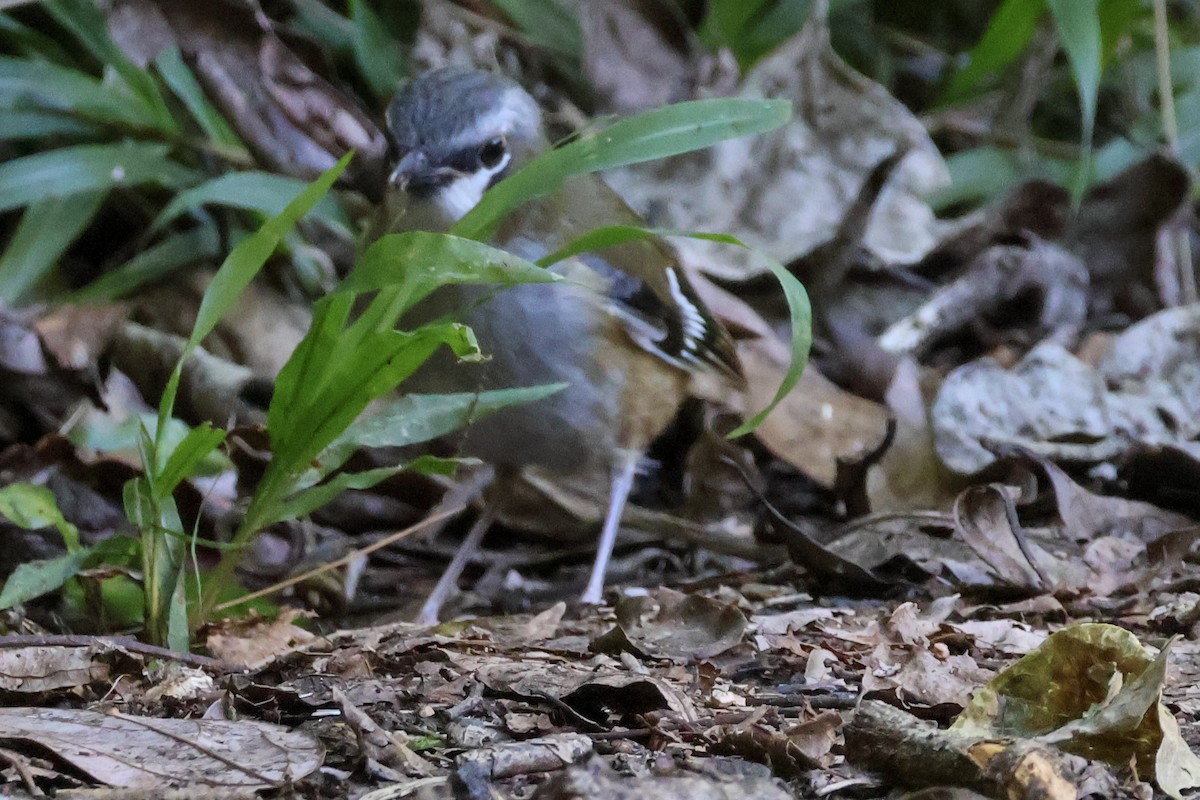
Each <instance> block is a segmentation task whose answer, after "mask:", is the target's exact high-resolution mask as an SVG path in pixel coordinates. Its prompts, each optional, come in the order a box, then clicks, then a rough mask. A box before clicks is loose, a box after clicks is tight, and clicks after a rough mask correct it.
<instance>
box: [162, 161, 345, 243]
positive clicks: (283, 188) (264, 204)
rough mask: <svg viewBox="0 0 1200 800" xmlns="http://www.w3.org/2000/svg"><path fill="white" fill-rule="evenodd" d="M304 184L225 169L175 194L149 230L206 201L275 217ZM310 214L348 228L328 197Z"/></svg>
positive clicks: (270, 175) (304, 186) (276, 176)
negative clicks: (214, 176)
mask: <svg viewBox="0 0 1200 800" xmlns="http://www.w3.org/2000/svg"><path fill="white" fill-rule="evenodd" d="M308 186H309V184H308V181H302V180H297V179H296V178H288V177H285V176H283V175H275V174H272V173H270V172H251V171H246V172H227V173H225V174H224V175H221V176H219V177H216V178H213V179H212V180H210V181H207V182H205V183H202V184H200V185H199V186H194V187H192V188H191V189H188V190H186V191H183V192H180V193H179V194H177V195H176V196H175V197H174V198H173V199H172V200H171V202H170V203H168V204H167V206H166V208H164V209H163V210H162V211H161V212H160V213H159V215H158V217H156V218H155V220H154V222H153V223H151V225H150V231H151V232H153V231H158V230H161V229H162V228H163V227H164V226H165V225H167V224H168V223H170V222H171V221H172V220H174V219H176V218H177V217H179V215H180V214H184V213H186V212H188V211H191V210H193V209H196V208H199V207H200V206H202V205H206V204H210V203H211V204H215V205H222V206H229V207H230V208H241V209H245V210H247V211H257V212H259V213H261V214H267V215H269V216H277V215H279V214H282V213H283V212H284V210H285V209H286V208H287V207H288V204H290V203H291V202H292V201H293V200H295V199H296V197H297V196H299V195H300V193H301V192H303V191H304V190H305V189H307V188H308ZM312 213H314V214H318V215H319V216H320V217H321V218H322V219H324V220H325V221H326V222H328V223H329V224H330V225H332V226H335V227H339V228H341V229H342V230H344V231H347V232H348V231H349V230H350V223H349V221H348V220H347V219H346V215H345V214H344V213H343V212H342V210H341V208H340V207H339V206H338V204H337V202H336V201H334V199H333V198H331V197H328V196H324V197H322V198H321V199H320V200H319V201H318V202H317V203H316V204H315V206H314V207H313V210H312Z"/></svg>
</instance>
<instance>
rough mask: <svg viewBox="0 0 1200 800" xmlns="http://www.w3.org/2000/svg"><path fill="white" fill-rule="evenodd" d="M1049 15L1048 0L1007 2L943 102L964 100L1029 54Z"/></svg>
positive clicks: (955, 76) (946, 92)
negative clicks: (986, 80)
mask: <svg viewBox="0 0 1200 800" xmlns="http://www.w3.org/2000/svg"><path fill="white" fill-rule="evenodd" d="M1070 1H1071V0H1068V2H1070ZM1045 13H1046V4H1045V1H1044V0H1004V3H1002V4H1001V5H1000V7H999V8H998V9H996V13H995V14H993V15H992V21H991V23H990V24H989V25H988V29H987V30H986V31H984V34H983V38H982V39H980V40H979V44H977V45H975V47H973V48H972V49H971V52H970V54H969V55H968V57H967V58H968V60H967V65H966V67H964V68H963V69H961V70H960V71H959V72H957V73H955V75H954V77H953V78H951V79H950V84H949V85H948V86H947V87H946V91H945V92H944V94H943V98H942V99H943V100H944V101H945V102H956V101H958V100H962V99H963V98H964V97H965V96H966V95H967V94H968V93H969V92H970V91H971V90H972V89H974V88H975V86H976V85H977V84H978V83H979V81H980V80H982V79H983V78H984V77H986V76H988V75H990V74H992V73H995V72H999V71H1000V70H1002V69H1004V68H1005V67H1007V66H1008V65H1009V64H1011V63H1013V62H1014V61H1016V60H1017V58H1018V57H1019V56H1020V55H1021V53H1023V52H1025V47H1026V46H1027V45H1028V44H1029V42H1030V40H1031V39H1032V38H1033V32H1034V31H1035V30H1037V26H1038V21H1039V20H1041V18H1042V15H1043V14H1045Z"/></svg>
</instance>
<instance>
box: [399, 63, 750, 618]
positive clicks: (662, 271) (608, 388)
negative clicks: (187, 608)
mask: <svg viewBox="0 0 1200 800" xmlns="http://www.w3.org/2000/svg"><path fill="white" fill-rule="evenodd" d="M386 131H387V134H388V136H389V138H390V140H391V147H392V148H393V152H394V159H395V160H394V163H395V167H394V168H393V169H392V170H391V172H390V174H389V176H388V178H387V187H386V190H385V196H384V200H383V202H382V203H381V206H380V210H379V217H378V218H377V219H376V221H375V230H377V231H383V232H402V231H411V230H421V231H432V232H446V231H449V230H450V228H451V226H453V225H454V223H455V222H457V221H458V220H460V219H461V218H462V217H463V216H464V215H466V214H467V213H468V212H469V211H470V210H471V209H473V208H474V207H475V206H476V205H477V204H478V203H479V201H480V200H481V199H482V197H483V195H484V193H485V192H486V191H487V190H488V189H489V188H490V187H492V186H494V185H495V184H497V183H499V182H500V181H503V180H504V179H505V178H506V177H507V176H509V175H511V174H513V173H514V172H515V171H517V170H518V169H520V168H521V167H522V166H523V165H525V164H526V163H528V161H529V160H530V159H532V158H533V157H535V156H537V155H538V154H539V153H542V152H544V151H545V150H546V149H547V148H549V147H550V143H549V141H548V139H547V137H546V133H545V130H544V125H543V118H542V111H541V108H540V106H539V105H538V103H537V101H536V100H534V98H533V97H532V96H531V95H530V94H529V93H528V92H527V91H526V90H525V89H524V88H522V86H521V85H520V84H519V83H517V82H516V81H515V80H513V79H511V78H509V77H507V76H504V75H501V74H498V73H493V72H488V71H484V70H479V69H469V68H458V67H444V68H440V69H435V70H433V71H430V72H426V73H424V74H422V75H419V76H417V77H415V78H412V79H409V80H408V81H406V82H404V83H402V84H401V85H400V86H399V88H398V89H397V91H396V93H395V95H394V97H393V99H392V101H391V103H390V105H389V106H388V109H387V112H386ZM644 224H645V223H644V222H643V220H642V219H641V218H640V217H639V216H638V215H637V214H636V212H634V211H633V210H632V209H631V208H630V207H629V206H628V205H626V204H625V202H624V201H623V200H622V199H621V198H620V196H619V195H618V194H617V193H616V192H615V191H613V190H612V189H611V188H610V187H609V186H608V185H607V184H606V183H605V182H604V181H603V180H602V179H601V178H599V177H598V176H595V175H591V174H589V175H585V176H581V177H579V178H576V179H574V180H571V181H569V182H568V183H567V184H565V185H564V186H563V187H562V188H561V189H559V190H557V191H555V192H553V193H551V194H549V195H548V196H545V197H540V198H537V199H534V200H530V201H528V202H526V203H525V204H524V205H523V206H521V207H519V208H518V209H516V210H515V211H513V212H512V213H510V215H509V216H508V217H507V218H506V219H505V221H504V222H503V223H502V224H501V225H500V227H499V229H498V230H497V232H496V234H495V235H494V236H493V238H492V240H491V241H490V244H492V245H494V246H496V247H499V248H501V249H503V250H506V251H508V252H510V253H513V254H515V255H517V256H520V257H522V258H525V259H528V260H531V261H535V260H537V259H539V258H542V257H544V256H546V255H548V254H550V253H553V252H556V251H558V250H559V249H561V248H562V247H563V246H565V245H567V244H568V243H570V242H572V241H573V240H574V239H576V238H577V237H578V236H580V235H582V234H584V233H587V232H588V231H591V230H593V229H595V228H597V227H600V226H603V225H641V226H644ZM551 270H552V271H554V272H556V273H557V274H558V275H559V276H561V278H562V280H561V281H559V282H555V283H549V284H526V285H518V286H514V287H510V288H505V289H502V290H497V289H496V288H494V287H479V286H458V285H455V286H447V287H443V288H442V289H440V290H438V291H437V292H435V293H434V294H433V295H432V296H430V297H429V298H427V299H426V300H424V301H422V303H421V304H420V305H419V306H418V308H417V309H416V310H415V313H416V316H417V319H418V321H420V320H432V319H436V318H445V317H447V316H451V317H454V316H457V318H458V319H459V320H460V321H462V322H465V323H466V324H467V325H469V326H470V327H471V328H472V330H473V331H474V333H475V336H476V339H477V341H478V342H479V345H480V347H481V348H482V349H483V350H484V352H485V353H487V355H488V356H489V358H488V359H487V360H486V361H485V362H483V363H481V364H467V363H461V362H456V361H455V360H454V359H453V358H451V357H449V356H448V355H447V354H442V355H440V356H437V357H435V358H433V359H431V361H430V362H428V363H427V364H425V365H424V366H423V367H422V368H421V369H420V370H419V371H418V372H417V373H416V374H415V375H413V376H412V377H411V378H409V379H408V381H407V382H406V388H407V389H408V390H409V391H423V392H425V391H428V392H462V391H471V392H473V391H480V390H483V389H501V388H511V387H519V386H532V385H538V384H550V383H559V382H562V383H565V384H566V388H565V389H563V390H562V391H560V392H558V393H557V394H554V395H551V396H549V397H545V398H543V399H540V400H538V401H535V402H531V403H527V404H523V405H518V406H512V407H508V408H505V409H502V410H500V411H498V412H495V413H492V414H490V415H488V416H486V417H483V418H481V419H478V420H476V421H473V422H471V423H470V425H469V427H468V429H467V430H466V432H465V433H464V434H463V436H462V439H461V443H460V447H461V449H462V451H463V452H464V454H467V455H471V456H475V457H477V458H479V459H481V460H483V461H484V462H486V463H488V464H491V465H492V466H493V467H494V469H495V474H496V479H497V480H498V481H500V480H503V479H505V476H511V475H514V474H516V473H518V472H519V471H520V470H521V469H523V468H528V467H534V468H539V469H542V470H546V471H548V472H550V473H551V474H554V475H558V476H580V475H590V474H595V475H602V476H606V477H607V479H608V483H609V486H608V500H607V510H606V513H605V515H604V522H603V526H602V530H601V534H600V543H599V547H598V550H597V555H596V559H595V562H594V564H593V566H592V571H591V575H590V577H589V580H588V583H587V587H586V589H585V590H584V593H583V596H582V598H581V599H582V601H583V602H584V603H585V604H599V603H600V602H601V601H602V596H603V591H604V581H605V572H606V570H607V565H608V561H609V557H610V555H611V553H612V550H613V546H614V544H615V541H616V536H617V531H618V528H619V526H620V521H621V515H622V512H623V511H624V507H625V504H626V501H627V498H628V495H629V492H630V489H631V487H632V485H633V482H634V479H635V477H636V474H637V472H638V470H639V468H641V467H642V466H643V464H644V463H645V453H646V450H647V448H648V447H649V445H650V444H651V442H652V441H653V440H654V439H655V438H656V437H657V436H658V435H659V434H660V433H662V432H663V430H664V429H665V428H666V427H667V426H668V425H669V424H670V423H671V421H672V420H673V419H674V418H675V416H676V415H677V413H678V411H679V409H680V407H681V405H682V404H683V402H684V401H685V400H686V399H687V397H688V396H689V390H688V387H689V384H690V382H691V381H692V379H693V378H694V377H695V376H696V375H697V374H699V373H704V372H707V373H715V374H716V375H718V376H719V378H720V379H721V380H723V381H726V382H728V384H729V385H730V386H733V387H736V386H739V385H740V384H741V383H742V373H741V368H740V365H739V362H738V358H737V354H736V351H735V347H734V344H733V341H732V338H731V336H730V334H729V333H728V331H726V329H725V328H724V327H723V326H722V325H721V324H720V323H719V322H718V321H717V320H716V319H715V317H714V316H713V314H712V313H711V311H710V310H709V309H708V308H707V307H706V306H705V304H704V302H703V301H702V300H701V299H700V297H699V295H698V294H697V293H696V291H695V289H694V288H693V287H692V285H691V284H690V283H689V281H688V278H687V276H686V275H685V274H684V271H683V269H682V268H681V266H680V264H679V261H678V259H677V257H676V255H675V253H674V251H673V250H672V249H671V248H670V246H669V245H668V244H667V243H666V242H665V241H664V240H662V239H661V238H657V237H653V238H649V239H643V240H638V241H634V242H630V243H625V244H621V245H618V246H615V247H610V248H607V249H604V250H602V251H599V252H593V253H586V254H582V255H578V256H575V257H572V258H568V259H565V260H563V261H560V262H559V263H557V264H555V265H553V266H552V267H551ZM407 321H408V320H402V324H405V323H407ZM499 494H500V496H501V497H503V492H500V493H499ZM493 518H494V517H493V516H488V515H486V514H485V515H484V516H483V517H481V521H480V522H477V524H476V526H475V527H474V528H473V529H472V531H471V532H470V533H469V534H468V536H467V540H466V541H465V542H464V544H463V546H462V547H461V548H460V550H459V556H463V554H464V553H467V554H469V553H470V550H471V549H473V548H474V547H477V546H478V542H479V541H480V540H481V539H482V536H483V532H485V531H486V528H487V526H488V525H490V523H491V521H492V519H493ZM466 560H467V559H466V558H465V557H463V558H458V557H456V559H455V561H453V562H452V563H451V566H450V567H448V568H447V569H446V572H445V573H444V574H443V576H442V580H441V581H440V582H439V584H438V588H437V589H435V591H434V593H433V595H431V596H430V600H429V601H427V602H426V605H425V607H424V608H423V609H422V612H421V614H420V616H419V619H421V620H422V621H425V622H434V621H436V618H437V613H438V608H439V607H440V605H441V601H442V600H443V599H444V597H445V594H447V593H448V592H449V591H451V590H452V589H453V587H454V586H455V585H456V582H457V579H458V577H459V573H460V572H461V570H462V568H463V566H465V564H466ZM439 591H441V593H442V594H441V596H440V597H439V596H438V594H439Z"/></svg>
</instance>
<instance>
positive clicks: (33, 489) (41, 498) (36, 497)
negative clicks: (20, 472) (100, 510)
mask: <svg viewBox="0 0 1200 800" xmlns="http://www.w3.org/2000/svg"><path fill="white" fill-rule="evenodd" d="M0 515H3V516H4V517H5V518H6V519H8V521H9V522H11V523H12V524H14V525H16V526H17V527H20V528H25V529H26V530H31V531H35V530H38V529H39V528H51V527H53V528H57V529H58V532H59V533H60V534H62V537H63V544H65V545H66V547H67V551H68V552H70V553H76V552H79V550H80V549H81V545H80V544H79V529H78V528H76V527H75V526H74V525H72V524H71V523H70V522H67V519H66V517H64V516H63V515H62V512H61V511H59V510H58V500H57V499H55V497H54V493H53V492H51V491H50V490H49V489H47V488H46V487H45V486H35V485H34V484H32V483H12V484H9V485H8V486H5V487H4V488H3V489H0Z"/></svg>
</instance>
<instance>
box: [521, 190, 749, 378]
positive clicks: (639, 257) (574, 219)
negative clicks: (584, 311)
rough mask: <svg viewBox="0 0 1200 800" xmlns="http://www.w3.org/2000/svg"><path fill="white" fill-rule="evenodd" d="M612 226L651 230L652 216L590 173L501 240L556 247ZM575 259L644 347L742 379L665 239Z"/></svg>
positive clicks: (524, 216) (530, 211)
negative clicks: (632, 206)
mask: <svg viewBox="0 0 1200 800" xmlns="http://www.w3.org/2000/svg"><path fill="white" fill-rule="evenodd" d="M606 225H631V226H641V227H644V226H645V221H644V220H643V219H642V218H641V217H639V216H638V215H637V214H636V213H634V211H633V210H632V209H630V208H629V206H627V205H626V204H625V202H624V201H623V200H622V199H621V198H620V197H619V196H618V195H617V194H616V193H615V192H614V191H613V190H612V189H610V188H609V187H608V185H607V184H605V183H604V182H603V181H601V180H600V179H599V178H591V179H588V180H578V181H574V182H572V183H569V184H568V185H567V187H566V188H564V189H563V190H561V191H559V192H556V193H555V194H553V195H551V196H550V197H546V198H542V199H539V200H535V201H533V202H531V203H529V204H528V205H527V206H526V207H524V208H523V209H521V210H520V211H518V212H516V214H515V215H514V218H512V219H511V220H510V222H509V223H508V224H506V225H505V226H504V227H503V228H502V229H501V238H502V239H504V238H508V237H512V238H520V239H523V240H525V242H526V243H528V242H529V241H530V240H533V241H538V242H540V243H543V244H544V246H545V247H546V252H550V251H552V250H556V249H558V248H560V247H563V246H566V245H568V244H570V243H571V242H572V241H573V240H574V239H575V238H577V237H578V236H581V235H582V234H584V233H587V232H588V231H590V230H593V229H595V228H598V227H602V226H606ZM502 245H503V242H502ZM503 246H507V245H503ZM542 255H545V254H544V253H543V254H542ZM535 257H536V256H535ZM576 258H577V259H578V260H579V261H581V262H583V263H584V264H586V265H587V266H588V267H589V268H590V269H591V270H592V271H593V272H595V273H596V274H597V275H599V276H600V278H601V279H602V281H603V282H604V284H606V286H607V289H606V292H605V295H606V298H607V300H608V303H607V307H608V310H609V311H610V312H611V313H612V314H613V315H614V316H616V317H617V318H618V319H619V320H620V321H621V323H622V324H623V326H624V327H625V330H626V332H627V333H628V334H629V336H630V338H631V339H632V340H633V341H634V342H635V343H636V344H637V345H638V346H639V347H641V348H643V349H644V350H647V351H649V352H651V353H654V354H655V355H657V356H659V357H660V358H662V359H664V360H665V361H667V362H669V363H671V364H674V365H676V366H679V367H682V368H684V369H697V368H702V369H703V368H708V369H715V370H717V371H719V372H722V373H725V374H726V375H729V376H730V377H733V378H736V379H738V380H740V379H741V366H740V364H739V363H738V358H737V354H736V351H735V350H734V345H733V341H732V339H730V336H729V333H728V332H727V331H726V330H725V328H724V326H722V325H721V324H720V323H719V322H717V321H716V319H714V318H713V316H712V313H711V312H710V311H709V310H708V307H707V306H706V305H705V304H704V301H703V300H701V299H700V296H699V295H698V294H697V293H696V290H695V289H694V288H693V287H692V285H691V283H690V282H689V281H688V279H687V276H686V275H685V274H684V272H683V269H682V267H681V266H680V265H679V262H678V260H677V258H676V256H675V253H674V251H673V250H671V248H670V247H669V246H668V245H667V243H666V242H665V241H663V240H662V239H661V238H658V237H653V238H649V239H640V240H636V241H632V242H627V243H625V244H621V245H617V246H615V247H609V248H606V249H604V250H602V251H599V252H594V253H584V254H582V255H580V256H577V257H576Z"/></svg>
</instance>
